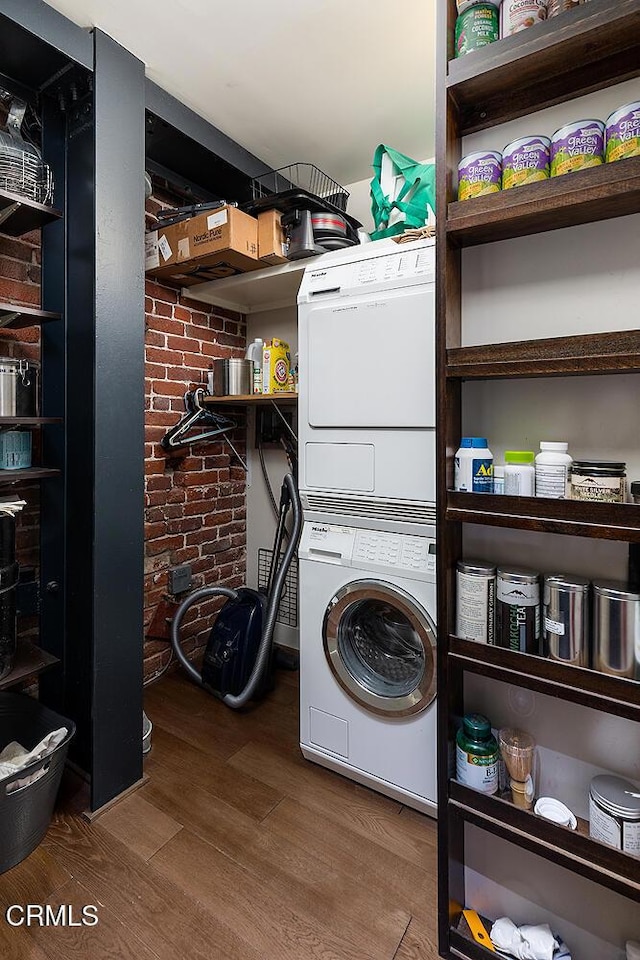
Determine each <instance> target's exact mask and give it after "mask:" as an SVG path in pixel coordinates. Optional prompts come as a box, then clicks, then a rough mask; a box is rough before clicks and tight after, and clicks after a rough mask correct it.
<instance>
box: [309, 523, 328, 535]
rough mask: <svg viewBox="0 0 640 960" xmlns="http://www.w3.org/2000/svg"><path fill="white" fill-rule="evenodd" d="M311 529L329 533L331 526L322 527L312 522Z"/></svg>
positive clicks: (315, 531) (316, 531)
mask: <svg viewBox="0 0 640 960" xmlns="http://www.w3.org/2000/svg"><path fill="white" fill-rule="evenodd" d="M311 529H312V530H313V532H314V533H329V527H320V526H318V524H316V523H314V524H312V526H311Z"/></svg>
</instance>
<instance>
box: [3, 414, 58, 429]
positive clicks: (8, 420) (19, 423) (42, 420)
mask: <svg viewBox="0 0 640 960" xmlns="http://www.w3.org/2000/svg"><path fill="white" fill-rule="evenodd" d="M48 423H64V420H63V419H62V417H0V429H2V427H41V426H44V425H46V424H48Z"/></svg>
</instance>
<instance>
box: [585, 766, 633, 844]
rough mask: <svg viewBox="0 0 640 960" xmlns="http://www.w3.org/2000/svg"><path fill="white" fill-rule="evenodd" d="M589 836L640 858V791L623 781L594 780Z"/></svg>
mask: <svg viewBox="0 0 640 960" xmlns="http://www.w3.org/2000/svg"><path fill="white" fill-rule="evenodd" d="M589 836H590V837H592V838H593V839H594V840H599V841H600V842H601V843H606V844H607V845H608V846H610V847H615V848H616V850H622V852H623V853H628V854H630V856H632V857H640V787H634V785H633V784H632V783H629V781H628V780H623V779H622V777H613V776H609V775H606V774H605V775H601V776H598V777H594V778H593V780H592V781H591V786H590V788H589Z"/></svg>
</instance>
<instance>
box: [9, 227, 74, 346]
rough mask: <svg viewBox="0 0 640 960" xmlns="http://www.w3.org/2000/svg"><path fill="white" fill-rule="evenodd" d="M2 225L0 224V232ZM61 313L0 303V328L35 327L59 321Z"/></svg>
mask: <svg viewBox="0 0 640 960" xmlns="http://www.w3.org/2000/svg"><path fill="white" fill-rule="evenodd" d="M3 227H4V224H0V232H2V229H3ZM61 317H62V314H61V313H54V312H53V311H52V310H40V309H39V308H38V307H23V306H18V305H17V304H15V303H0V327H11V328H12V329H14V330H19V329H21V328H23V327H35V326H36V325H37V324H39V323H46V321H48V320H60V319H61Z"/></svg>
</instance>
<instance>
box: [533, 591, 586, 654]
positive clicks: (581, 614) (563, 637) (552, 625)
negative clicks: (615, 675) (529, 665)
mask: <svg viewBox="0 0 640 960" xmlns="http://www.w3.org/2000/svg"><path fill="white" fill-rule="evenodd" d="M542 636H543V641H544V653H545V655H546V656H547V657H550V658H551V659H552V660H562V661H563V662H564V663H571V664H573V665H574V666H576V667H589V666H590V659H591V658H590V653H589V581H588V580H585V579H584V577H567V576H565V575H564V574H553V575H549V576H545V578H544V598H543V621H542Z"/></svg>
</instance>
